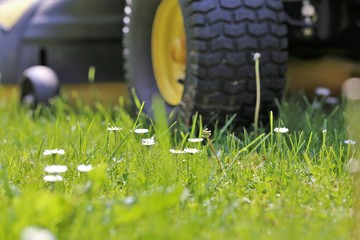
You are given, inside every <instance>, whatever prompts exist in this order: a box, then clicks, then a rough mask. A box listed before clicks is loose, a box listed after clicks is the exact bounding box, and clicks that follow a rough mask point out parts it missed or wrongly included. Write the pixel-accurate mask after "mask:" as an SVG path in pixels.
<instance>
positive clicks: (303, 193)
mask: <svg viewBox="0 0 360 240" xmlns="http://www.w3.org/2000/svg"><path fill="white" fill-rule="evenodd" d="M52 104H53V107H51V108H48V109H46V108H39V109H37V110H36V111H35V112H33V111H30V110H28V109H25V108H20V107H19V106H18V102H17V101H16V99H15V98H12V99H10V100H6V99H1V100H0V116H1V118H0V126H1V130H0V156H1V160H0V163H1V166H0V190H1V191H0V213H1V214H0V222H1V224H0V239H19V237H20V235H21V233H22V232H23V231H24V229H26V228H27V227H30V226H37V227H42V228H46V229H48V230H50V231H51V232H52V233H53V234H54V235H55V236H56V237H57V239H349V238H350V236H351V232H352V229H353V226H354V224H356V223H355V222H354V220H353V218H352V212H353V210H352V205H353V202H354V186H353V183H352V176H351V175H350V174H349V173H348V172H347V171H346V163H347V162H348V160H349V159H350V158H351V157H354V155H355V154H357V152H356V151H355V149H354V146H350V145H345V144H344V143H343V141H344V140H345V139H347V137H346V132H345V125H344V124H345V121H344V110H343V107H341V106H339V107H336V108H331V109H325V110H323V109H319V110H314V109H313V108H312V107H311V103H309V102H308V101H303V99H302V98H300V99H299V98H293V99H290V100H286V101H284V102H283V103H282V104H281V105H282V111H281V115H280V117H279V119H278V120H276V121H275V120H274V121H273V127H278V126H279V127H288V128H289V129H290V130H289V132H288V133H284V134H280V133H276V132H266V131H264V130H261V129H260V130H259V136H255V135H254V134H252V133H247V132H243V131H240V130H237V131H236V132H233V131H232V128H231V124H229V126H227V127H226V128H217V129H211V130H212V136H211V141H212V144H213V146H214V148H215V149H216V151H217V152H218V154H219V158H220V160H221V161H222V164H223V165H224V167H225V171H221V170H220V169H219V166H218V162H217V159H216V157H215V156H214V155H213V154H212V151H211V148H210V145H209V143H208V142H206V141H204V142H203V143H202V144H201V143H189V142H188V141H187V138H188V137H199V134H197V133H196V131H195V129H196V128H200V129H201V128H202V126H201V123H200V121H199V119H197V120H196V124H194V126H193V128H192V129H190V130H187V129H185V128H183V127H181V126H179V125H176V124H175V125H174V126H170V127H165V128H164V125H163V121H162V120H161V114H159V116H160V117H158V118H157V120H156V121H155V123H151V122H150V121H148V119H147V118H146V117H144V116H143V115H139V116H138V118H133V117H130V116H129V114H128V113H127V112H126V111H124V110H123V108H122V107H107V106H102V105H101V104H96V105H95V106H94V107H89V106H87V105H85V104H82V103H81V102H79V103H78V105H77V107H76V108H73V107H70V106H68V105H67V104H66V102H64V101H62V100H56V101H54V102H53V103H52ZM109 126H117V127H122V130H121V131H117V132H110V131H107V128H108V127H109ZM135 128H147V129H149V130H150V132H149V133H147V134H144V135H138V134H135V133H134V132H133V130H134V129H135ZM324 129H326V130H327V131H326V132H323V130H324ZM152 136H154V139H155V145H152V146H143V145H141V140H142V138H150V137H152ZM355 146H356V145H355ZM185 147H189V148H195V147H196V148H199V149H201V152H199V153H196V154H172V153H170V151H169V149H170V148H174V149H184V148H185ZM55 148H58V149H64V150H65V154H64V155H56V156H44V155H43V152H44V150H45V149H55ZM52 164H62V165H67V166H68V168H69V170H68V171H67V172H66V173H63V174H62V176H63V178H64V180H63V181H62V182H56V183H48V182H44V181H43V177H44V175H45V173H44V167H45V166H47V165H52ZM79 164H91V165H92V166H93V167H94V168H93V170H91V171H90V172H87V173H80V172H78V171H77V170H76V167H77V166H78V165H79Z"/></svg>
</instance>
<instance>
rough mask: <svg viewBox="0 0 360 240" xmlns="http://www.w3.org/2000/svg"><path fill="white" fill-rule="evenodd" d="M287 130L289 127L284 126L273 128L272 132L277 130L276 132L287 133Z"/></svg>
mask: <svg viewBox="0 0 360 240" xmlns="http://www.w3.org/2000/svg"><path fill="white" fill-rule="evenodd" d="M288 131H289V129H288V128H286V127H281V128H274V132H278V133H287V132H288Z"/></svg>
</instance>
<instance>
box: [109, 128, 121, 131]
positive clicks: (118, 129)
mask: <svg viewBox="0 0 360 240" xmlns="http://www.w3.org/2000/svg"><path fill="white" fill-rule="evenodd" d="M107 130H108V131H121V130H122V128H121V127H108V128H107Z"/></svg>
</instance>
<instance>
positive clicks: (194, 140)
mask: <svg viewBox="0 0 360 240" xmlns="http://www.w3.org/2000/svg"><path fill="white" fill-rule="evenodd" d="M188 141H189V142H193V143H196V142H202V141H204V139H203V138H189V139H188Z"/></svg>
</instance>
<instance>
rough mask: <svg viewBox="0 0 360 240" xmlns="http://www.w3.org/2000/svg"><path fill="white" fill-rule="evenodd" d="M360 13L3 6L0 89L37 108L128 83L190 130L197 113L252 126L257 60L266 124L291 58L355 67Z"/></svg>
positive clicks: (327, 4)
mask: <svg viewBox="0 0 360 240" xmlns="http://www.w3.org/2000/svg"><path fill="white" fill-rule="evenodd" d="M25 2H26V3H27V4H25ZM16 4H18V5H16ZM23 5H26V6H25V7H22V8H21V7H20V6H23ZM14 6H15V7H14ZM20 10H21V11H20ZM19 12H20V13H19ZM15 13H16V14H15ZM359 13H360V0H345V1H336V0H126V1H124V0H86V1H85V0H37V1H36V0H33V1H30V0H0V26H2V27H1V29H0V47H1V52H0V73H1V80H0V81H1V83H2V84H4V85H7V84H20V89H21V91H20V92H21V93H20V97H21V100H22V101H24V102H30V103H31V104H33V105H36V104H39V103H43V102H47V101H48V100H49V99H50V98H51V97H52V96H54V95H56V94H58V92H59V86H60V85H69V86H72V85H76V84H78V83H81V84H83V85H82V86H86V85H89V84H90V85H92V86H97V84H105V83H113V84H118V83H120V82H122V81H123V80H125V82H126V83H127V86H128V88H129V89H134V90H135V91H134V92H135V94H136V98H138V99H139V100H140V101H141V102H144V104H145V105H144V111H145V112H146V113H147V114H149V115H150V116H151V114H152V112H153V99H154V96H160V97H161V99H163V101H164V102H165V104H166V109H167V112H168V114H170V113H171V112H173V111H175V112H176V113H177V114H176V115H177V116H179V117H180V118H181V119H182V120H184V122H185V123H189V122H190V121H191V118H192V116H193V114H195V113H198V114H199V115H201V116H202V119H203V120H204V121H205V122H206V123H214V122H216V121H219V122H224V121H225V120H226V119H227V117H228V116H233V115H236V117H235V118H234V119H235V120H234V121H235V122H236V124H237V125H240V126H249V125H250V124H251V123H252V122H253V121H254V113H255V106H256V100H257V97H258V96H257V94H256V89H257V84H256V81H255V77H256V72H255V70H256V69H255V61H254V56H255V55H256V54H259V55H256V56H260V58H259V62H260V64H259V71H260V78H261V81H260V89H261V94H260V120H261V121H262V122H264V123H265V124H266V123H267V122H268V121H269V113H270V112H271V111H272V112H273V113H274V114H275V115H276V113H277V111H278V110H277V109H278V108H277V106H276V99H281V97H282V94H283V91H284V88H285V85H286V73H287V63H288V55H289V54H290V56H299V57H302V58H316V57H319V56H322V55H324V54H326V53H327V52H328V51H329V49H331V51H333V52H336V53H338V54H340V55H342V56H346V57H350V58H356V57H357V55H358V49H359V44H358V42H359V37H360V34H359V33H360V31H359V22H360V19H359V17H360V14H359ZM14 15H15V16H14ZM4 16H6V17H4ZM89 69H90V71H89ZM95 70H96V75H95V76H96V77H89V72H92V73H94V72H95ZM90 75H92V76H93V75H94V74H90ZM92 78H94V79H95V84H91V83H89V80H91V79H92ZM94 79H92V80H94ZM90 82H91V81H90ZM109 86H112V85H109ZM109 89H114V87H111V88H108V89H107V90H106V89H105V90H104V91H105V92H106V91H109ZM120 94H121V93H120V90H119V95H120Z"/></svg>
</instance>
